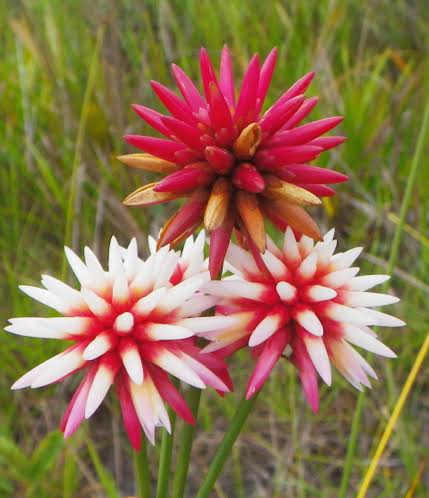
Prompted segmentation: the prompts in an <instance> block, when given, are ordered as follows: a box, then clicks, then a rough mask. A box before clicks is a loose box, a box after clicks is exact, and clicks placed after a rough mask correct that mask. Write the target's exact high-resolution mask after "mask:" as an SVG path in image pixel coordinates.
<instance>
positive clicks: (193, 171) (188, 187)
mask: <svg viewBox="0 0 429 498" xmlns="http://www.w3.org/2000/svg"><path fill="white" fill-rule="evenodd" d="M213 176H214V175H213V172H212V171H210V170H209V168H208V167H207V166H206V163H195V164H192V165H189V166H185V167H184V168H183V169H181V170H179V171H175V172H174V173H171V174H170V175H168V176H166V177H165V178H164V179H163V180H161V181H160V182H159V183H158V184H157V185H156V187H155V188H154V190H155V192H175V193H182V192H189V191H192V190H195V189H197V188H200V187H205V186H206V185H208V184H209V183H210V182H211V181H212V180H213Z"/></svg>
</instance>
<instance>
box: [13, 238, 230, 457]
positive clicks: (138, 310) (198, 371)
mask: <svg viewBox="0 0 429 498" xmlns="http://www.w3.org/2000/svg"><path fill="white" fill-rule="evenodd" d="M151 245H152V246H153V247H152V254H151V255H150V256H149V258H148V259H147V260H146V261H142V260H141V259H140V258H138V256H137V244H136V241H135V239H133V240H132V242H131V244H130V245H129V247H128V248H127V249H125V248H122V247H120V246H119V245H118V243H117V242H116V239H115V238H112V241H111V244H110V250H109V269H108V271H104V270H103V268H102V266H101V265H100V263H99V261H98V259H97V258H96V256H95V255H94V253H93V252H92V251H91V250H90V249H89V248H85V262H83V261H82V260H81V259H80V258H79V257H78V256H76V254H74V253H73V252H72V251H70V250H69V249H66V255H67V258H68V261H69V263H70V266H71V268H72V269H73V272H74V273H75V275H76V277H77V278H78V280H79V282H80V284H81V289H80V290H75V289H73V288H71V287H69V286H68V285H66V284H64V283H63V282H60V281H59V280H57V279H55V278H53V277H50V276H48V275H44V276H43V278H42V284H43V286H44V289H42V288H38V287H31V286H22V287H21V289H22V290H23V291H24V292H25V293H26V294H28V295H29V296H31V297H32V298H33V299H36V300H37V301H40V302H42V303H43V304H46V305H47V306H50V307H51V308H54V309H55V310H56V311H58V312H59V313H61V314H62V315H64V316H62V317H56V318H35V317H26V318H12V319H11V320H10V323H11V325H9V326H8V327H6V330H7V331H8V332H11V333H14V334H18V335H25V336H30V337H40V338H50V339H64V340H67V341H71V342H72V344H71V345H70V346H69V347H68V348H67V349H65V350H64V351H63V352H62V353H60V354H58V355H56V356H54V357H53V358H50V359H49V360H47V361H46V362H44V363H42V364H40V365H38V366H37V367H35V368H33V370H31V371H30V372H28V373H26V374H25V375H24V376H23V377H21V378H20V379H19V380H18V381H17V382H15V384H14V385H13V386H12V388H13V389H21V388H24V387H29V386H31V387H33V388H35V387H42V386H45V385H48V384H51V383H54V382H59V381H61V380H63V379H64V378H66V377H68V376H69V375H72V374H74V373H77V372H79V371H81V370H82V371H83V372H84V376H83V380H82V381H81V383H80V385H79V387H78V388H77V390H76V392H75V394H74V396H73V398H72V400H71V402H70V404H69V406H68V408H67V410H66V412H65V414H64V417H63V420H62V422H61V429H62V430H63V432H64V435H65V437H68V436H70V435H71V434H73V432H74V431H75V430H76V429H77V428H78V427H79V425H80V424H81V423H82V422H83V420H84V419H85V418H89V417H90V416H91V415H92V414H93V413H94V412H95V411H96V410H97V408H98V407H99V406H100V404H101V403H102V401H103V399H104V398H105V396H106V394H107V392H108V390H109V389H110V387H111V386H112V385H115V386H116V388H117V392H118V397H119V400H120V404H121V410H122V415H123V420H124V425H125V428H126V431H127V433H128V436H129V439H130V441H131V444H132V445H133V447H134V448H136V449H138V448H139V447H140V443H141V428H143V430H144V432H145V434H146V436H147V437H148V439H149V440H150V441H151V442H152V443H154V438H155V427H156V426H158V425H161V426H164V427H165V428H166V429H167V430H168V431H169V430H170V421H169V417H168V414H167V411H166V409H165V406H164V402H166V403H167V404H169V405H170V406H171V408H172V409H173V410H174V411H175V412H177V414H178V415H179V416H180V417H182V418H183V419H184V420H186V422H189V423H194V418H193V415H192V413H191V411H190V410H189V408H188V406H187V405H186V402H185V400H184V399H183V398H182V396H181V395H180V394H179V391H178V390H177V389H176V387H175V386H174V384H173V383H172V382H171V380H170V378H169V376H168V374H171V375H173V376H175V377H177V378H178V379H180V380H181V381H182V382H185V383H187V384H190V385H192V386H195V387H197V388H200V389H204V388H205V387H206V386H211V387H213V388H215V389H216V390H218V391H220V392H226V391H228V390H229V389H230V387H231V382H230V379H229V376H228V372H227V370H226V366H225V364H224V362H223V360H222V359H220V358H218V357H217V356H216V355H205V354H202V353H201V352H200V349H199V348H198V347H197V345H196V344H195V334H196V333H197V332H198V333H204V332H207V331H210V330H218V329H219V328H223V327H226V326H230V324H231V319H230V318H228V317H223V318H222V317H213V316H208V317H200V316H199V315H200V314H201V313H202V312H204V311H205V310H207V309H209V308H210V307H212V306H213V305H214V303H215V302H216V300H217V298H213V297H212V296H207V295H205V294H204V293H202V292H201V291H200V289H201V288H202V287H203V286H204V284H205V283H206V282H207V281H208V280H209V278H210V277H209V272H208V271H207V262H206V261H204V255H203V248H204V234H203V233H201V235H200V236H199V237H198V238H197V240H196V241H195V242H194V240H193V238H192V237H190V238H189V239H188V240H187V241H186V242H185V247H184V249H183V252H182V254H179V253H177V252H174V251H170V250H169V248H168V247H164V248H162V249H161V250H160V251H158V252H157V251H156V250H155V247H154V246H155V244H154V243H153V244H152V243H151Z"/></svg>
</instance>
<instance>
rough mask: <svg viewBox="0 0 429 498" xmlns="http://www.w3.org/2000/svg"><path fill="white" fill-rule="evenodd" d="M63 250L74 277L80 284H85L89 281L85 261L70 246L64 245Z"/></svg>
mask: <svg viewBox="0 0 429 498" xmlns="http://www.w3.org/2000/svg"><path fill="white" fill-rule="evenodd" d="M64 252H65V254H66V258H67V261H68V262H69V265H70V268H71V269H72V270H73V273H74V274H75V275H76V278H77V279H78V280H79V282H80V284H81V285H86V284H87V283H88V281H89V275H88V270H87V268H86V265H85V263H84V262H83V261H82V260H81V259H80V258H79V256H77V255H76V254H75V253H74V252H73V251H72V250H71V249H70V248H68V247H64Z"/></svg>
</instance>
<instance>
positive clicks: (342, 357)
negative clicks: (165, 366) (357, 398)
mask: <svg viewBox="0 0 429 498" xmlns="http://www.w3.org/2000/svg"><path fill="white" fill-rule="evenodd" d="M333 237H334V230H331V231H330V232H328V233H327V234H326V235H325V236H324V238H323V241H320V242H317V243H316V244H315V245H314V242H313V240H312V239H310V238H309V237H307V236H305V235H304V236H302V237H301V239H300V240H299V242H297V240H296V238H295V235H294V233H293V231H292V230H291V229H290V228H287V230H286V233H285V237H284V245H283V247H282V248H278V247H277V246H276V245H275V244H274V243H273V242H272V240H270V239H269V238H268V239H267V251H266V252H265V254H263V255H261V257H260V261H258V265H257V264H256V263H255V261H254V260H253V259H252V256H251V255H250V254H248V253H246V252H245V251H244V250H243V249H241V248H240V247H238V246H237V245H235V244H231V245H230V247H229V249H228V252H227V254H226V263H225V265H226V266H227V268H228V269H229V270H230V271H231V272H232V276H230V277H226V278H224V279H223V280H222V281H218V282H209V283H208V284H207V285H206V286H205V291H206V292H207V293H208V294H211V295H212V296H219V297H221V298H222V299H221V301H220V302H219V303H218V305H217V313H218V315H222V314H225V315H228V316H229V317H231V318H234V317H235V318H236V323H235V324H234V325H233V326H231V327H229V328H226V329H224V330H221V331H215V332H210V333H207V334H204V336H205V337H206V338H207V339H209V340H210V341H212V343H211V344H209V345H208V346H207V347H206V348H205V351H206V352H213V351H216V350H223V351H227V352H228V354H231V353H232V352H233V351H234V350H236V349H239V348H241V347H243V346H245V345H246V344H248V345H249V346H250V348H251V349H252V352H253V354H254V356H255V357H256V358H257V360H256V366H255V369H254V370H253V373H252V375H251V378H250V380H249V382H248V386H247V391H246V396H247V398H250V397H252V396H253V395H254V394H255V393H256V392H257V391H258V390H259V389H260V388H261V387H262V385H263V383H264V382H265V380H266V379H267V377H268V376H269V374H270V373H271V370H272V369H273V367H274V366H275V364H276V363H277V361H278V359H279V358H280V357H281V356H285V357H288V358H289V360H290V361H291V362H292V363H293V364H294V365H295V367H296V368H297V369H298V372H299V376H300V378H301V382H302V385H303V389H304V392H305V395H306V398H307V400H308V402H309V404H310V406H311V407H312V409H313V410H314V411H317V410H318V403H319V399H318V385H317V376H316V372H317V373H318V374H319V375H320V377H321V378H322V379H323V381H324V382H325V383H326V384H328V385H330V384H331V363H332V364H333V365H334V366H335V367H336V368H337V370H338V371H339V372H340V373H341V374H342V375H343V376H344V377H345V378H346V379H347V380H348V381H349V382H350V383H351V384H352V385H353V386H354V387H356V388H357V389H359V390H361V389H362V385H364V386H367V387H370V383H369V379H368V376H370V377H373V378H376V374H375V372H374V370H373V369H372V368H371V367H370V365H369V364H368V363H367V361H366V360H365V359H364V358H363V357H362V356H361V355H360V354H359V353H358V352H357V351H356V350H355V349H354V348H353V347H352V346H351V345H350V344H353V345H355V346H358V347H361V348H364V349H366V350H368V351H372V352H373V353H377V354H379V355H382V356H386V357H390V358H392V357H395V356H396V355H395V354H394V353H393V351H391V350H390V349H389V348H388V347H386V346H385V345H384V344H382V343H381V342H380V341H379V340H378V339H377V336H376V334H375V332H373V331H372V330H371V329H370V328H369V326H371V325H377V326H386V327H401V326H403V325H404V322H402V321H401V320H399V319H397V318H395V317H393V316H390V315H387V314H385V313H382V312H380V311H375V310H372V309H370V308H371V307H374V306H383V305H387V304H393V303H396V302H397V301H398V300H399V299H398V298H397V297H395V296H391V295H388V294H378V293H375V292H367V290H368V289H371V288H372V287H374V286H375V285H377V284H380V283H382V282H384V281H386V280H387V279H388V278H389V277H388V276H387V275H368V276H357V274H358V272H359V268H357V267H352V264H353V263H354V261H355V260H356V258H357V257H358V256H359V254H360V253H361V251H362V248H361V247H357V248H354V249H351V250H349V251H346V252H344V253H337V254H335V255H334V251H335V248H336V245H337V241H336V240H334V238H333Z"/></svg>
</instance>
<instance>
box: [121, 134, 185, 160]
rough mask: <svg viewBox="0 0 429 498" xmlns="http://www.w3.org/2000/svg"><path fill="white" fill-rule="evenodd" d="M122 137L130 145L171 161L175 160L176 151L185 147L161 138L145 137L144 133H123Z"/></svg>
mask: <svg viewBox="0 0 429 498" xmlns="http://www.w3.org/2000/svg"><path fill="white" fill-rule="evenodd" d="M124 138H125V140H126V141H127V142H128V143H129V144H130V145H133V146H134V147H137V148H138V149H140V150H144V151H145V152H147V153H148V154H152V155H154V156H157V157H160V158H161V159H165V160H166V161H170V162H172V163H175V162H177V157H176V152H178V151H182V150H184V149H185V146H184V145H183V144H179V143H178V142H172V141H171V140H164V139H163V138H154V137H146V136H144V135H125V137H124Z"/></svg>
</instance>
